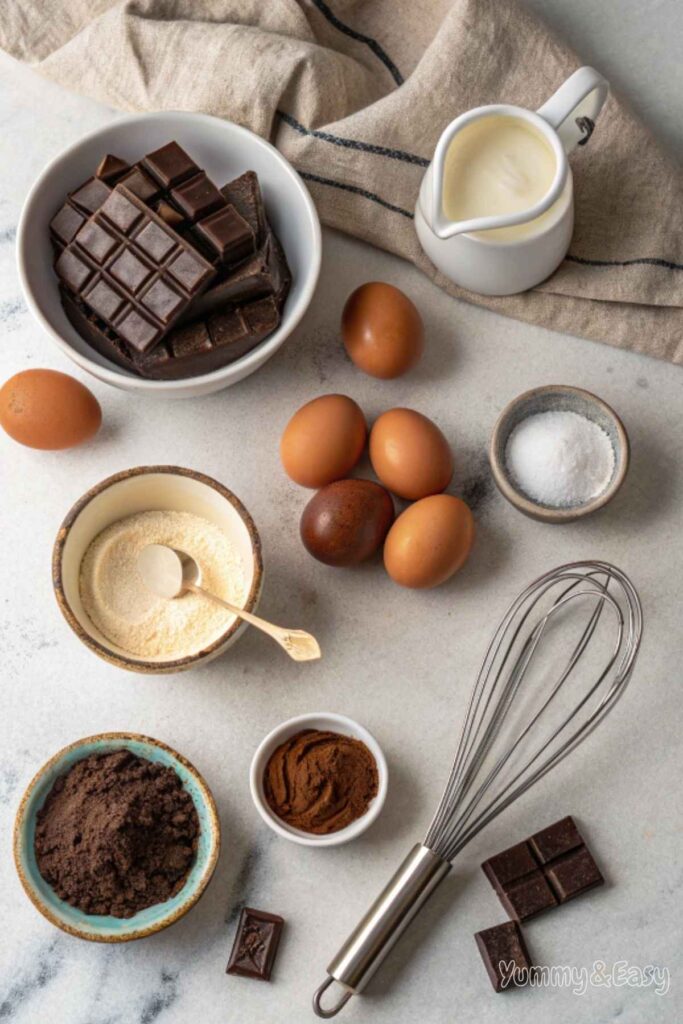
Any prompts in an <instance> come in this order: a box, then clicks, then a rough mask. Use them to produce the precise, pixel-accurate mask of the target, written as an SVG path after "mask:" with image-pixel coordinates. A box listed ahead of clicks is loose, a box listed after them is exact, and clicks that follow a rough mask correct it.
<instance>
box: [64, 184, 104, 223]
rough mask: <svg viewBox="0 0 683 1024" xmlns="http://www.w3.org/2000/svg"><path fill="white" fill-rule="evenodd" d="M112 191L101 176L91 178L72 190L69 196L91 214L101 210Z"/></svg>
mask: <svg viewBox="0 0 683 1024" xmlns="http://www.w3.org/2000/svg"><path fill="white" fill-rule="evenodd" d="M110 193H111V189H110V188H109V186H108V185H106V184H105V183H104V182H103V181H100V179H99V178H90V179H89V180H88V181H86V182H85V183H84V184H83V185H81V187H80V188H77V189H76V191H75V192H72V193H71V195H70V196H69V198H70V199H71V201H72V202H73V203H75V204H76V206H78V207H79V208H80V209H81V210H84V211H85V212H86V213H88V214H90V213H95V211H96V210H99V208H100V206H102V204H103V203H104V202H105V201H106V199H107V197H108V196H109V194H110Z"/></svg>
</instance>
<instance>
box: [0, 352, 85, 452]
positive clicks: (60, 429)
mask: <svg viewBox="0 0 683 1024" xmlns="http://www.w3.org/2000/svg"><path fill="white" fill-rule="evenodd" d="M101 423H102V410H101V409H100V404H99V402H98V401H97V399H96V398H95V396H94V395H93V394H92V393H91V392H90V391H88V389H87V388H86V387H85V386H84V385H83V384H81V383H80V381H77V380H74V378H73V377H69V376H68V375H67V374H66V373H58V372H57V370H23V371H22V372H21V373H16V374H15V375H14V377H10V379H9V380H8V381H5V383H4V384H3V386H2V388H0V426H2V428H3V430H5V431H6V432H7V433H8V434H9V436H10V437H12V438H14V440H15V441H18V442H19V443H20V444H25V445H27V446H28V447H29V448H45V449H56V448H73V447H74V445H77V444H83V442H84V441H87V440H88V439H89V438H91V437H92V436H93V434H96V433H97V431H98V430H99V428H100V424H101Z"/></svg>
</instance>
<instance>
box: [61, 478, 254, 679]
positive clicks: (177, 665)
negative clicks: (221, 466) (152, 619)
mask: <svg viewBox="0 0 683 1024" xmlns="http://www.w3.org/2000/svg"><path fill="white" fill-rule="evenodd" d="M155 473H169V474H171V475H174V476H185V477H189V478H190V479H191V480H196V481H198V482H199V483H202V484H206V486H207V487H211V488H212V489H213V490H214V491H217V492H218V494H220V495H221V497H223V498H225V500H226V501H228V502H230V504H231V505H232V506H233V508H234V509H235V511H236V512H237V513H238V515H239V516H240V518H241V520H242V522H243V523H244V525H245V526H246V528H247V531H248V533H249V539H250V541H251V549H252V554H253V558H254V576H253V579H252V582H251V588H250V590H249V595H248V597H247V600H246V601H245V603H244V605H243V607H244V609H245V611H248V612H252V611H254V609H255V608H256V605H257V603H258V599H259V596H260V592H261V587H262V584H263V555H262V550H261V538H260V537H259V534H258V530H257V529H256V524H255V523H254V520H253V519H252V518H251V516H250V515H249V513H248V512H247V510H246V508H245V507H244V505H243V504H242V502H241V501H240V500H239V498H238V497H237V496H236V495H234V494H233V493H232V491H229V490H228V488H227V487H224V486H223V485H222V484H219V483H218V481H217V480H214V479H213V477H210V476H206V475H205V474H204V473H198V472H197V471H196V470H194V469H183V468H182V467H181V466H136V467H134V468H133V469H124V470H123V471H122V472H120V473H115V474H114V475H113V476H109V477H107V479H106V480H102V481H101V482H100V483H99V484H95V486H94V487H91V488H90V490H89V491H87V492H86V493H85V494H84V495H83V497H82V498H79V499H78V501H77V502H76V504H75V505H73V506H72V507H71V509H70V510H69V512H68V513H67V515H66V517H65V519H64V521H63V522H62V525H61V526H60V528H59V531H58V533H57V538H56V540H55V543H54V547H53V549H52V585H53V588H54V592H55V597H56V598H57V604H58V605H59V607H60V610H61V612H62V615H63V616H64V618H65V619H66V621H67V622H68V623H69V625H70V626H71V628H72V630H73V631H74V633H75V634H76V636H77V637H78V639H79V640H80V641H81V642H82V643H84V644H85V646H86V647H89V648H90V650H91V651H94V652H95V654H97V655H99V657H100V658H103V659H104V661H107V662H109V664H110V665H117V666H118V667H119V668H123V669H126V670H127V671H129V672H138V673H144V674H149V675H163V674H167V673H170V672H182V671H183V670H184V669H188V668H191V667H192V666H193V665H196V664H197V663H198V662H201V661H204V660H205V659H206V658H208V657H210V656H212V655H214V654H216V653H217V652H218V651H219V650H220V648H221V647H223V646H224V645H225V644H226V643H227V642H228V641H229V640H230V638H231V637H232V636H233V635H234V634H235V633H236V632H237V631H238V630H239V629H241V628H243V626H244V623H243V622H242V621H240V620H239V619H236V620H235V621H234V622H233V623H232V624H231V625H230V626H229V627H228V629H227V630H226V631H225V633H222V634H221V636H219V637H218V638H217V639H216V640H214V641H213V643H211V644H209V645H208V646H207V647H204V648H202V650H201V651H197V652H196V653H195V654H190V655H188V656H187V657H185V658H176V659H175V660H174V661H161V662H159V661H144V660H142V661H140V660H137V659H136V658H126V657H125V656H124V655H122V654H118V653H114V652H113V651H112V650H110V649H109V648H108V647H105V646H104V644H101V643H100V642H99V641H98V640H95V639H94V637H92V636H90V634H89V633H87V632H86V630H85V629H83V627H82V626H81V624H80V622H79V621H78V619H77V618H76V616H75V615H74V613H73V611H72V609H71V606H70V605H69V602H68V601H67V599H66V595H65V593H64V585H63V581H62V555H63V553H64V545H65V544H66V540H67V537H68V536H69V530H70V529H71V527H72V526H73V524H74V522H75V521H76V519H77V518H78V516H79V515H80V513H81V512H82V511H83V509H84V508H85V507H86V505H88V504H89V503H90V502H91V501H92V500H93V498H96V497H97V496H98V494H101V493H102V492H103V491H105V490H107V488H108V487H111V486H112V485H113V484H117V483H119V482H120V481H121V480H128V479H129V478H130V477H134V476H142V475H143V474H150V475H152V474H155Z"/></svg>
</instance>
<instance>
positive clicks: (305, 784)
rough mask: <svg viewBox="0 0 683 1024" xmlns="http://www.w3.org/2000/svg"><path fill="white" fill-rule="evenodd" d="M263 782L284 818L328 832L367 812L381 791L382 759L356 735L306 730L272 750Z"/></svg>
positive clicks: (273, 807) (271, 804)
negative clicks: (378, 762)
mask: <svg viewBox="0 0 683 1024" xmlns="http://www.w3.org/2000/svg"><path fill="white" fill-rule="evenodd" d="M263 786H264V792H265V797H266V801H267V803H268V806H269V807H270V809H271V810H272V811H273V812H274V813H275V814H276V815H277V816H278V818H282V820H283V821H285V822H287V824H288V825H292V826H293V827H294V828H298V829H301V830H302V831H304V832H312V833H313V834H314V835H327V834H328V833H330V832H338V831H339V829H342V828H345V827H346V826H347V825H350V824H351V822H353V821H356V819H357V818H360V817H361V816H362V815H363V814H365V812H366V811H367V809H368V807H369V805H370V802H371V800H372V799H373V798H374V797H375V796H376V795H377V786H378V774H377V763H376V761H375V759H374V757H373V755H372V754H371V752H370V751H369V750H368V748H367V747H366V745H365V744H364V743H362V742H361V741H360V740H357V739H354V738H353V737H352V736H342V735H340V734H339V733H335V732H323V731H320V730H317V729H304V730H303V731H302V732H298V733H296V735H295V736H292V737H291V738H290V739H288V740H287V741H286V742H285V743H282V744H281V745H280V746H279V747H278V748H277V749H276V750H275V751H274V752H273V754H271V756H270V758H269V760H268V764H267V765H266V770H265V774H264V779H263Z"/></svg>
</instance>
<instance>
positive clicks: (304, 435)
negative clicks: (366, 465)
mask: <svg viewBox="0 0 683 1024" xmlns="http://www.w3.org/2000/svg"><path fill="white" fill-rule="evenodd" d="M367 434H368V428H367V425H366V423H365V417H364V416H363V413H362V412H361V410H360V408H359V406H357V405H356V403H355V402H354V401H353V399H352V398H347V397H346V395H322V396H321V397H320V398H314V399H313V401H312V402H308V403H307V404H306V405H302V406H301V408H300V409H299V410H298V412H295V413H294V415H293V416H292V418H291V420H290V421H289V423H288V424H287V426H286V427H285V431H284V433H283V435H282V439H281V441H280V458H281V459H282V465H283V466H284V468H285V473H286V474H287V476H289V477H291V479H292V480H294V482H295V483H297V484H301V486H302V487H324V486H325V484H329V483H332V481H333V480H340V479H341V478H342V477H344V476H347V475H348V473H350V471H351V470H352V469H353V467H354V466H355V465H356V463H357V462H358V460H359V458H360V457H361V455H362V453H363V448H364V447H365V439H366V437H367Z"/></svg>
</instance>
